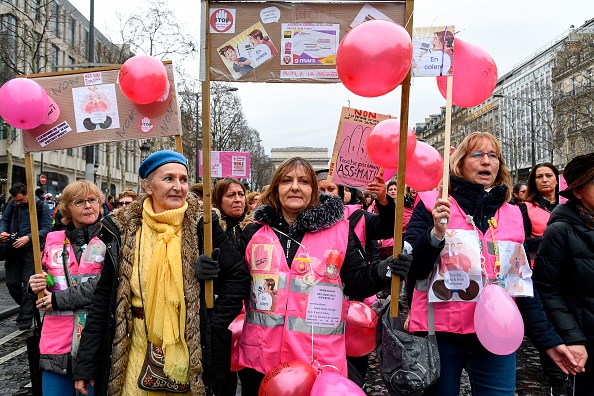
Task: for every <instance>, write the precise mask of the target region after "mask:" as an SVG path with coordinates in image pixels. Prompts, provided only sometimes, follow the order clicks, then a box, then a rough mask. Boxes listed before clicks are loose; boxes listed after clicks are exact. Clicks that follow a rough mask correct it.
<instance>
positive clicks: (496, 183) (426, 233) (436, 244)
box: [405, 132, 575, 396]
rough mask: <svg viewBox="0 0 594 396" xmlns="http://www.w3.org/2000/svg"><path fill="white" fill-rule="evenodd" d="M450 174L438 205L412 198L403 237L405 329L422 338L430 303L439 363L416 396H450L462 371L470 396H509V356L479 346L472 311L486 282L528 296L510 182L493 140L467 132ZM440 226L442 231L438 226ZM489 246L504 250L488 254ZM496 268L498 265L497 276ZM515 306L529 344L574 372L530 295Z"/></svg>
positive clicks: (434, 198) (435, 199)
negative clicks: (406, 251)
mask: <svg viewBox="0 0 594 396" xmlns="http://www.w3.org/2000/svg"><path fill="white" fill-rule="evenodd" d="M450 169H451V175H450V190H449V197H448V198H447V199H441V198H439V195H440V194H438V192H437V191H433V192H425V193H419V197H420V201H419V202H418V203H417V205H416V207H415V210H414V212H413V215H412V218H411V220H410V222H409V223H408V227H407V231H406V234H405V240H406V241H407V242H409V243H410V244H411V245H412V248H413V252H412V255H413V257H414V264H413V265H412V266H411V268H410V271H409V279H410V280H413V279H414V280H416V287H415V290H414V294H413V300H412V307H411V316H410V323H409V329H410V331H411V332H426V331H427V330H428V325H427V322H428V313H427V308H428V301H429V302H431V303H432V304H433V307H434V319H435V331H436V336H437V343H438V347H439V353H440V357H441V375H440V378H439V380H438V381H437V382H436V383H435V384H434V385H433V386H431V387H430V388H429V389H427V390H426V391H425V393H424V395H425V396H433V395H439V396H458V394H459V392H460V376H461V374H462V370H465V371H466V372H467V373H468V375H469V377H470V384H471V387H472V393H473V394H477V395H502V396H503V395H506V396H513V395H514V390H515V377H516V369H515V367H516V357H515V353H512V354H509V355H505V356H501V355H495V354H493V353H491V352H489V351H488V350H487V349H486V348H485V347H483V346H482V344H481V343H480V342H479V340H478V338H477V336H476V332H475V328H474V311H475V308H476V300H477V298H478V295H479V293H480V292H481V290H482V287H483V286H484V285H485V282H486V281H487V280H489V281H490V282H492V283H497V284H500V285H501V286H502V287H504V288H505V290H506V291H507V292H508V293H509V294H513V295H515V296H522V295H532V282H531V280H530V272H529V271H530V267H529V265H528V260H527V259H526V255H525V253H524V250H523V249H522V244H523V242H524V230H523V228H522V227H521V224H522V215H521V214H520V210H519V209H518V208H517V207H516V206H513V205H511V204H509V203H507V202H508V201H509V199H510V196H511V190H510V188H509V185H510V179H511V177H510V173H509V171H508V169H507V167H506V166H505V162H504V160H503V157H502V155H501V145H500V143H499V141H498V140H497V139H496V138H495V137H493V135H491V134H489V133H487V132H474V133H472V134H470V135H469V136H467V137H466V138H465V139H464V140H463V141H462V143H461V144H460V145H459V146H458V148H457V149H456V151H455V152H454V153H453V155H452V157H451V161H450ZM435 171H438V170H435ZM442 218H445V219H447V223H445V224H442V222H441V219H442ZM495 245H497V246H506V249H505V251H504V250H503V249H498V250H495V249H494V248H493V247H494V246H495ZM497 252H499V253H497ZM496 263H501V264H502V265H503V269H502V270H501V271H497V272H498V275H496V268H495V265H496ZM448 273H449V274H448ZM519 274H522V275H519ZM449 275H452V277H450V276H449ZM452 279H454V280H460V279H464V280H465V282H462V284H465V287H464V288H462V287H456V286H458V285H459V284H458V283H456V282H455V281H452ZM515 301H516V304H517V305H518V308H519V310H520V312H521V314H522V317H523V319H524V324H525V328H526V333H527V335H528V336H529V337H530V338H531V340H532V342H533V343H534V344H535V345H536V346H537V347H538V348H541V349H543V350H547V352H548V353H549V354H550V355H551V356H552V357H553V358H554V360H555V361H557V362H558V364H559V365H561V366H563V362H565V363H567V362H571V363H572V364H571V366H575V360H574V359H573V357H572V355H571V353H570V352H569V350H568V349H567V347H566V346H565V345H563V341H562V340H561V338H560V337H559V336H558V335H557V333H555V331H554V329H553V327H552V326H551V324H550V323H549V322H548V320H547V318H546V315H545V313H544V310H543V308H542V304H541V302H540V300H539V299H538V294H537V293H536V292H534V297H516V299H515ZM568 364H569V363H568ZM565 370H566V371H568V370H567V369H565ZM573 372H575V370H574V371H573Z"/></svg>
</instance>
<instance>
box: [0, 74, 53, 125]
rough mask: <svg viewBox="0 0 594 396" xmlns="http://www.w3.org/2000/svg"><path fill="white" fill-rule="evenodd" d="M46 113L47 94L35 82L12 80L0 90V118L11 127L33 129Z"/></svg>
mask: <svg viewBox="0 0 594 396" xmlns="http://www.w3.org/2000/svg"><path fill="white" fill-rule="evenodd" d="M47 113H48V98H47V94H46V93H45V90H44V89H43V87H42V86H41V85H39V84H38V83H36V82H35V81H33V80H29V79H27V78H13V79H12V80H10V81H8V82H7V83H6V84H4V85H3V86H2V88H0V116H1V117H2V118H4V120H5V121H6V122H7V123H8V124H10V125H12V126H13V127H15V128H19V129H35V128H37V127H38V126H39V125H41V123H42V122H43V120H45V118H46V117H47Z"/></svg>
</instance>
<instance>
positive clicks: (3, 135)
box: [0, 119, 16, 141]
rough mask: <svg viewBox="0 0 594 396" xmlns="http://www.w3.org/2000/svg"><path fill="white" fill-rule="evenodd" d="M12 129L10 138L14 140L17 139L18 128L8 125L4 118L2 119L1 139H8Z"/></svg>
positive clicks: (0, 127) (0, 123) (0, 122)
mask: <svg viewBox="0 0 594 396" xmlns="http://www.w3.org/2000/svg"><path fill="white" fill-rule="evenodd" d="M8 131H10V132H11V133H10V135H11V136H10V138H11V139H12V141H14V140H15V139H16V128H15V127H12V126H10V125H8V124H7V123H6V122H4V120H2V119H0V140H6V138H7V137H8Z"/></svg>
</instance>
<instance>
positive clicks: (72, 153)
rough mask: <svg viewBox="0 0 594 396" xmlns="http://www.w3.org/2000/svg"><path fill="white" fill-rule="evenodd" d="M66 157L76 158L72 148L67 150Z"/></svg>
mask: <svg viewBox="0 0 594 396" xmlns="http://www.w3.org/2000/svg"><path fill="white" fill-rule="evenodd" d="M66 155H67V156H69V157H74V150H73V149H71V148H69V149H66Z"/></svg>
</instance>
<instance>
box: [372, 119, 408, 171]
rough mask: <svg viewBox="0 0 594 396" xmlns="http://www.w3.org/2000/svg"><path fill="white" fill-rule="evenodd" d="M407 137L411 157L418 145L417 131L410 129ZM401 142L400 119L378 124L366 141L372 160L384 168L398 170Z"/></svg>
mask: <svg viewBox="0 0 594 396" xmlns="http://www.w3.org/2000/svg"><path fill="white" fill-rule="evenodd" d="M406 136H407V138H406V158H410V157H411V156H412V155H413V153H414V151H415V146H416V145H417V138H416V136H415V131H414V129H412V128H409V129H408V133H407V135H406ZM399 144H400V121H398V120H395V119H388V120H384V121H382V122H380V123H379V124H377V125H376V126H375V127H374V128H373V130H372V131H371V133H370V134H369V136H368V137H367V140H366V142H365V148H366V150H367V155H368V156H369V159H371V161H372V162H373V163H374V164H376V165H378V166H381V167H382V168H393V169H394V170H395V171H397V170H398V148H399Z"/></svg>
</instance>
